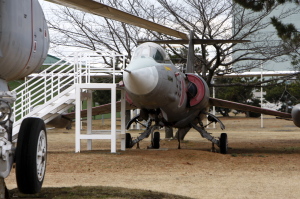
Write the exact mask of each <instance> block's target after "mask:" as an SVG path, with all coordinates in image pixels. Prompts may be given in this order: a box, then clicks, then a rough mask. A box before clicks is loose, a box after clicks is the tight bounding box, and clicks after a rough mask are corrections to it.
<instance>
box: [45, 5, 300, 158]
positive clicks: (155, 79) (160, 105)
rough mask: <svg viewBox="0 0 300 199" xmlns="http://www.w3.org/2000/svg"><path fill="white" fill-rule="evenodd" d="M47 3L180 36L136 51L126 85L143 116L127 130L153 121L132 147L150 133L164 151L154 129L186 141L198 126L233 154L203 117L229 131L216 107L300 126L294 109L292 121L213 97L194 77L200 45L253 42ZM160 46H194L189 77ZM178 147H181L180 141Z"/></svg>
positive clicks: (101, 8)
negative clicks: (173, 133) (197, 34)
mask: <svg viewBox="0 0 300 199" xmlns="http://www.w3.org/2000/svg"><path fill="white" fill-rule="evenodd" d="M47 1H50V2H54V3H58V4H61V5H64V6H70V7H73V8H75V9H79V10H82V11H85V12H89V13H93V14H96V15H99V16H103V17H107V18H110V19H114V20H118V21H121V22H125V23H128V24H132V25H136V26H139V27H143V28H146V29H151V30H154V31H158V32H161V33H164V34H167V35H171V36H173V37H176V38H179V39H176V40H160V41H151V42H146V43H143V44H141V45H140V46H138V47H137V48H136V50H135V52H134V54H133V56H132V59H131V62H130V64H129V65H128V66H127V68H126V69H125V70H124V71H125V72H124V74H123V82H122V83H121V86H123V87H124V89H125V90H126V100H127V102H128V103H129V104H130V105H133V107H135V108H139V109H141V113H140V114H139V115H138V116H136V117H134V118H132V119H131V121H130V122H129V123H128V124H127V128H129V126H130V125H131V124H132V123H133V122H139V121H141V120H145V121H147V124H146V125H145V127H146V130H145V131H144V132H143V133H142V134H141V135H140V136H139V137H137V138H136V139H134V140H132V138H131V136H130V134H128V133H127V134H126V146H127V147H128V148H130V147H132V146H133V145H134V144H136V143H138V142H140V141H141V140H143V139H144V138H146V137H148V136H149V135H152V136H151V137H152V143H151V147H152V148H159V140H160V136H159V133H158V132H154V131H155V130H156V129H159V128H160V127H175V128H178V129H179V130H178V132H179V136H178V138H180V134H181V133H182V134H185V133H186V132H187V131H188V130H189V129H191V128H194V129H196V130H197V131H198V132H199V133H200V134H201V136H202V137H204V138H206V139H208V140H209V141H211V142H212V143H213V145H214V144H215V145H217V146H218V147H220V152H221V153H223V154H225V153H227V150H228V146H227V143H228V142H227V134H226V133H222V134H221V136H220V138H215V137H213V136H212V135H211V134H210V133H208V132H207V131H206V130H205V125H204V124H203V122H202V121H203V119H206V118H207V119H208V120H209V121H211V122H219V123H220V126H221V129H224V128H225V126H224V125H223V124H222V122H221V121H220V120H219V119H218V118H217V117H215V116H214V115H212V114H211V113H209V112H208V109H209V107H210V106H213V105H216V106H219V107H228V108H235V109H238V110H245V111H253V112H258V113H264V114H269V115H275V116H279V117H281V118H293V120H294V123H295V124H296V125H297V126H299V125H300V121H299V108H295V109H294V112H293V117H292V116H291V114H287V113H282V112H278V111H271V110H268V109H261V108H257V107H252V106H248V105H245V104H238V103H234V102H229V101H224V100H220V99H214V98H210V97H209V96H210V94H209V89H208V86H207V83H206V82H205V81H204V80H203V79H202V78H201V77H200V76H199V75H196V74H194V63H193V60H194V45H197V44H219V43H241V42H248V41H242V40H204V39H195V37H194V32H193V31H190V34H189V35H187V34H185V33H182V32H179V31H177V30H173V29H170V28H167V27H164V26H161V25H159V24H156V23H153V22H150V21H147V20H144V19H141V18H139V17H136V16H133V15H130V14H128V13H125V12H122V11H120V10H117V9H114V8H111V7H109V6H106V5H103V4H101V3H97V2H95V1H93V0H47ZM157 43H159V44H188V60H187V69H186V73H183V72H181V71H180V70H178V69H177V68H176V67H175V66H174V64H173V63H172V62H171V60H170V58H169V56H168V54H167V53H166V52H165V50H164V49H163V48H162V47H161V46H160V45H158V44H157ZM297 107H299V106H297ZM103 108H104V106H101V107H99V108H96V109H94V111H96V112H98V113H99V112H101V109H103ZM71 115H72V114H67V115H65V116H66V117H72V116H71ZM179 141H180V140H179ZM178 147H179V148H180V142H179V146H178Z"/></svg>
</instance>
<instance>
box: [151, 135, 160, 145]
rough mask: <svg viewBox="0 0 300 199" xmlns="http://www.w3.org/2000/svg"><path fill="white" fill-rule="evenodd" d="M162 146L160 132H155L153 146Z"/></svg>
mask: <svg viewBox="0 0 300 199" xmlns="http://www.w3.org/2000/svg"><path fill="white" fill-rule="evenodd" d="M159 147H160V133H159V132H154V135H153V140H152V148H153V149H159Z"/></svg>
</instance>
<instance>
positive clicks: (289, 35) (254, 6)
mask: <svg viewBox="0 0 300 199" xmlns="http://www.w3.org/2000/svg"><path fill="white" fill-rule="evenodd" d="M234 2H236V3H238V4H239V5H241V6H242V7H244V8H246V9H251V10H253V11H255V12H260V11H263V10H267V11H268V10H270V9H272V8H273V7H275V6H276V5H280V4H285V3H291V2H293V3H295V4H296V6H299V4H300V1H299V0H247V1H245V0H234ZM271 23H272V24H273V26H274V27H275V29H276V30H277V35H278V37H279V38H281V39H282V40H283V41H285V42H288V43H289V44H294V45H298V46H299V44H300V33H299V31H298V30H297V28H296V27H295V25H294V24H291V23H289V24H283V23H282V22H281V21H279V20H278V19H277V18H276V17H274V16H273V17H271Z"/></svg>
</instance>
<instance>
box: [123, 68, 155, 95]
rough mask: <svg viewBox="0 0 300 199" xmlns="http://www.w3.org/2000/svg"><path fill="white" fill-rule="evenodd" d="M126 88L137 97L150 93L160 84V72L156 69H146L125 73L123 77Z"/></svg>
mask: <svg viewBox="0 0 300 199" xmlns="http://www.w3.org/2000/svg"><path fill="white" fill-rule="evenodd" d="M123 80H124V84H125V88H126V89H127V90H128V91H129V92H131V93H133V94H135V95H146V94H148V93H150V92H151V91H152V90H153V89H154V88H155V87H156V86H157V83H158V72H157V70H156V68H155V67H146V68H141V69H135V70H132V71H131V72H130V73H128V72H125V73H124V75H123Z"/></svg>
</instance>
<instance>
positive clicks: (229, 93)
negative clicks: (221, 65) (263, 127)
mask: <svg viewBox="0 0 300 199" xmlns="http://www.w3.org/2000/svg"><path fill="white" fill-rule="evenodd" d="M256 82H258V78H256V77H235V78H217V79H216V81H215V84H218V85H220V84H232V85H234V84H244V85H246V84H250V83H256ZM215 89H216V90H215V93H216V97H217V98H220V99H224V100H229V101H234V102H239V103H244V104H249V105H252V106H260V104H259V102H260V101H259V100H257V99H255V98H254V96H253V90H254V87H253V86H248V87H245V86H226V87H216V88H215ZM216 110H217V111H218V112H220V113H221V114H222V115H223V116H229V115H228V113H229V112H230V110H229V109H224V108H218V107H217V109H216ZM248 115H249V116H250V117H258V116H259V115H257V114H256V113H249V114H248Z"/></svg>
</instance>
